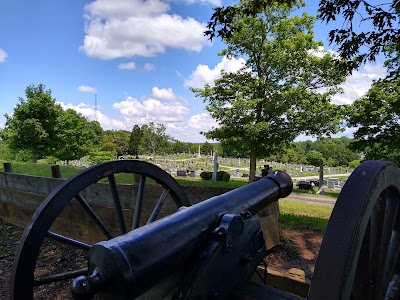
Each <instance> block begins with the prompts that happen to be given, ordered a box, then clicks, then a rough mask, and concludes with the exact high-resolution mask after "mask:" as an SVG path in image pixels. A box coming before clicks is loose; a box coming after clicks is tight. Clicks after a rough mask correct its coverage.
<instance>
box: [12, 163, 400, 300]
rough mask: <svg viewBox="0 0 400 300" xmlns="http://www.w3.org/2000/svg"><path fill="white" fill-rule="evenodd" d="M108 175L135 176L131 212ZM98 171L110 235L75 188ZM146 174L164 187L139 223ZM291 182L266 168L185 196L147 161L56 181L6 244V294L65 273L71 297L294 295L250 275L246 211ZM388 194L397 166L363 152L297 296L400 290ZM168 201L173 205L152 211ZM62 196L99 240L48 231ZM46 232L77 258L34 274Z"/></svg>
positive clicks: (29, 292)
mask: <svg viewBox="0 0 400 300" xmlns="http://www.w3.org/2000/svg"><path fill="white" fill-rule="evenodd" d="M119 173H131V174H135V175H136V178H139V180H138V184H137V191H136V198H135V200H134V201H133V200H132V202H134V212H133V215H132V216H131V219H130V220H128V219H127V217H126V214H125V211H124V208H123V206H122V205H121V199H120V195H119V191H118V188H117V185H116V180H115V178H116V176H117V174H119ZM101 180H106V181H107V182H108V185H109V190H110V191H111V195H112V199H113V201H112V203H113V206H114V211H115V213H114V216H115V218H116V220H117V222H116V223H117V224H118V232H117V231H115V230H110V229H109V227H108V225H107V224H106V222H105V221H104V220H103V219H102V218H101V217H100V216H99V214H98V212H96V210H95V209H93V207H92V206H91V204H90V203H89V201H87V199H86V196H85V195H86V192H85V191H86V190H87V189H88V188H89V187H90V186H91V185H92V184H95V183H96V182H98V181H101ZM146 180H147V181H149V180H152V181H154V182H156V183H158V184H160V185H161V186H162V188H163V191H162V193H161V195H160V197H159V199H158V200H157V201H155V203H154V209H153V210H152V211H151V212H150V213H148V214H147V216H148V217H147V220H143V214H142V207H143V203H144V201H147V199H146V197H145V194H144V190H145V186H146ZM291 190H292V180H291V178H290V177H289V176H288V175H287V174H286V173H284V172H281V171H275V172H274V173H273V174H270V175H268V176H267V177H264V178H262V179H260V180H258V181H256V182H253V183H251V184H248V185H246V186H244V187H241V188H238V189H236V190H233V191H230V192H228V193H226V194H223V195H221V196H216V197H213V198H211V199H208V200H206V201H203V202H201V203H198V204H195V205H190V203H189V201H188V199H187V197H186V196H185V193H184V192H183V190H182V188H181V187H180V186H179V185H178V183H177V182H176V181H175V180H174V179H173V178H172V177H171V176H170V175H169V174H167V173H166V172H164V171H163V170H161V169H160V168H158V167H156V166H154V165H151V164H148V163H145V162H141V161H115V162H109V163H104V164H100V165H97V166H93V167H91V168H88V169H86V170H84V171H82V172H80V173H78V174H76V175H74V176H72V177H71V178H70V179H69V180H67V181H65V182H63V183H62V184H60V185H59V186H58V187H57V188H56V189H55V190H54V191H53V192H52V193H51V194H50V195H49V196H48V197H47V198H46V199H45V200H44V201H43V202H42V204H41V205H40V207H39V208H38V209H37V211H36V212H35V213H34V215H33V217H32V219H31V221H30V223H29V224H28V226H27V227H26V229H25V231H24V233H23V236H22V238H21V241H20V244H19V246H18V249H17V253H16V257H15V260H14V264H13V269H12V282H11V297H12V299H15V300H30V299H33V298H34V290H35V288H36V286H41V285H47V284H52V283H54V282H58V281H62V280H69V281H72V285H71V293H72V296H73V298H74V299H93V297H98V298H99V299H113V300H117V299H136V298H140V299H179V300H180V299H303V298H301V297H299V296H296V295H293V294H290V293H287V292H284V291H280V290H277V289H274V288H272V287H269V286H267V285H263V284H258V283H254V282H251V281H249V279H250V277H251V276H252V274H253V273H254V272H255V271H256V269H257V266H258V265H259V264H260V262H262V260H263V258H264V256H265V254H266V249H265V243H264V239H263V234H262V231H261V228H260V224H259V222H258V220H257V219H256V218H255V217H253V216H254V215H256V214H257V213H258V212H259V211H260V210H262V209H263V208H264V207H265V206H266V205H268V204H270V203H272V202H274V201H277V200H278V199H279V198H282V197H286V196H288V195H289V194H290V192H291ZM399 191H400V173H399V169H398V168H397V166H395V165H394V164H392V163H390V162H376V161H367V162H364V163H363V164H361V165H360V166H359V167H358V168H357V169H356V170H355V171H354V172H353V173H352V175H351V176H350V177H349V179H348V180H347V183H346V184H345V186H344V187H343V189H342V192H341V193H340V196H339V198H338V200H337V202H336V205H335V207H334V210H333V212H332V215H331V218H330V220H329V222H328V227H327V229H326V232H325V235H324V239H323V242H322V245H321V249H320V253H319V255H318V259H317V262H316V265H315V271H314V275H313V278H312V282H311V285H310V289H309V293H308V296H307V299H312V300H314V299H315V300H320V299H399V298H400V287H399V285H400V259H399V251H400V235H399V229H400V213H399V200H400V194H399ZM169 199H170V200H169ZM168 201H171V202H172V203H174V205H175V206H176V209H177V211H176V212H175V213H173V214H170V215H168V216H165V217H162V218H159V219H157V218H158V217H159V215H160V214H161V211H162V208H163V207H165V206H168V205H169V204H167V202H168ZM72 202H76V203H78V204H79V205H80V206H81V207H82V208H83V210H84V212H85V213H86V214H87V215H88V216H89V218H90V219H91V220H92V223H93V226H94V227H96V228H98V229H99V230H100V232H101V233H102V235H103V238H102V239H101V240H100V241H97V242H93V241H90V242H87V240H85V239H79V238H71V237H67V236H66V235H61V234H58V233H55V232H54V231H53V230H52V228H54V227H55V224H56V223H57V218H59V216H60V215H62V214H63V211H65V210H67V209H68V206H69V205H70V204H71V203H72ZM128 227H129V229H128ZM47 238H50V239H54V240H56V241H58V242H61V243H63V244H68V245H71V246H73V247H74V248H77V249H82V251H84V252H85V253H86V257H87V266H86V267H84V268H79V269H75V270H69V271H65V272H61V273H56V274H52V275H45V276H43V275H41V274H38V272H37V271H36V268H37V261H38V258H39V257H40V254H41V253H40V252H41V247H42V244H43V242H44V240H45V239H47ZM89 240H90V239H89Z"/></svg>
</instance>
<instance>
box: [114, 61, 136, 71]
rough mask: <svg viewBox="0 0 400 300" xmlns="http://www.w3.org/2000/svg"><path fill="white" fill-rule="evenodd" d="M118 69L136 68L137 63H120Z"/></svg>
mask: <svg viewBox="0 0 400 300" xmlns="http://www.w3.org/2000/svg"><path fill="white" fill-rule="evenodd" d="M118 69H120V70H135V69H136V64H135V63H134V62H133V61H130V62H127V63H122V64H119V65H118Z"/></svg>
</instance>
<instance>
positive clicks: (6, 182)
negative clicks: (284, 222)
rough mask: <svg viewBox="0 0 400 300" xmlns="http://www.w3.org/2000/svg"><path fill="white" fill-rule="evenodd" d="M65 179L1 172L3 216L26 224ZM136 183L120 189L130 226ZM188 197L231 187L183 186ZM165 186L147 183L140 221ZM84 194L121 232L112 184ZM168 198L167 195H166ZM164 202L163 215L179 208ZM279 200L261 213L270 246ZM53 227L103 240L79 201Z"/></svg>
mask: <svg viewBox="0 0 400 300" xmlns="http://www.w3.org/2000/svg"><path fill="white" fill-rule="evenodd" d="M62 181H63V179H56V178H47V177H38V176H28V175H22V174H14V173H6V172H0V218H1V219H3V220H4V221H6V222H9V223H11V224H14V225H17V226H19V227H23V228H24V227H25V226H26V225H27V223H28V222H29V220H30V219H31V217H32V215H33V213H34V212H35V210H36V209H37V207H38V206H39V205H40V203H41V202H42V201H43V200H44V199H45V198H46V197H47V195H49V194H50V193H51V191H53V190H54V189H55V188H56V187H57V186H58V185H59V184H60V183H61V182H62ZM135 190H136V189H135V186H134V185H125V184H124V185H118V192H119V196H120V198H121V204H122V207H123V210H124V215H125V219H126V223H127V227H128V228H130V227H131V223H132V215H133V211H134V207H135V203H134V202H135ZM183 190H184V191H185V193H186V195H187V197H188V198H189V201H190V202H191V203H192V204H195V203H198V202H201V201H203V200H206V199H209V198H211V197H214V196H217V195H220V194H223V193H226V192H228V191H229V190H231V189H228V188H208V187H207V188H204V187H193V186H191V187H183ZM162 191H163V188H162V187H161V186H158V185H150V184H147V185H146V188H145V201H144V204H143V208H142V219H143V220H144V221H143V223H142V224H141V225H144V222H145V220H147V219H148V217H149V216H150V214H151V212H152V210H153V208H154V206H155V203H156V202H157V200H158V199H159V197H160V195H161V193H162ZM81 195H82V196H83V197H84V198H85V199H86V200H87V202H88V203H89V204H91V206H92V208H93V209H94V210H95V211H96V213H97V214H98V215H99V217H100V218H101V219H102V220H103V221H104V222H106V223H107V224H111V225H110V226H111V227H109V229H110V231H111V232H112V233H113V234H115V235H118V232H119V229H118V227H117V222H116V216H115V213H114V209H113V208H111V207H113V206H114V205H113V202H112V195H111V191H110V188H109V185H108V184H106V183H97V184H94V185H92V186H90V187H89V188H88V189H86V190H84V191H83V192H82V193H81ZM167 201H168V199H167ZM166 203H168V204H167V205H164V206H163V209H162V211H161V212H160V216H165V215H169V214H171V213H173V212H175V211H176V207H175V205H174V204H173V201H168V202H166ZM278 216H279V209H278V204H277V203H273V204H271V205H270V206H268V207H267V208H265V209H264V210H263V211H262V212H261V213H260V214H259V218H260V222H261V225H262V227H263V231H264V237H265V239H266V244H267V248H268V249H269V248H271V247H273V246H275V245H276V244H278V243H279V231H278ZM51 231H54V232H58V233H61V234H64V235H67V236H69V237H72V238H76V239H79V240H82V241H85V242H87V243H95V242H98V241H101V240H104V236H102V234H101V233H100V232H99V230H97V229H96V226H95V225H94V222H93V221H92V220H91V219H90V217H89V216H88V215H87V214H86V213H85V212H84V211H83V209H82V208H81V207H80V205H79V204H78V203H76V201H71V203H70V204H69V205H68V207H66V209H64V211H63V212H62V213H61V215H60V216H59V217H58V218H57V221H56V222H55V223H54V224H53V226H52V228H51Z"/></svg>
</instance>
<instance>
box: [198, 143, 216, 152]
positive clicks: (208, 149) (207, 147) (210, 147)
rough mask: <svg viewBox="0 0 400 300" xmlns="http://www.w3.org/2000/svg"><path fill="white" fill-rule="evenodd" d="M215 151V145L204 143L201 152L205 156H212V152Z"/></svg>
mask: <svg viewBox="0 0 400 300" xmlns="http://www.w3.org/2000/svg"><path fill="white" fill-rule="evenodd" d="M213 150H214V147H213V145H211V144H210V143H209V142H207V141H206V142H204V144H203V145H202V146H200V151H201V153H203V154H206V155H208V154H210V153H211V152H212V151H213Z"/></svg>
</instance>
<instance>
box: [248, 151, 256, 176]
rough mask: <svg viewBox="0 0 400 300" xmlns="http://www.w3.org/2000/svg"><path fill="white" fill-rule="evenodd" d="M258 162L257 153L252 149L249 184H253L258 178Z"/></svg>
mask: <svg viewBox="0 0 400 300" xmlns="http://www.w3.org/2000/svg"><path fill="white" fill-rule="evenodd" d="M256 162H257V153H256V150H255V149H251V151H250V173H249V183H250V182H253V181H254V179H255V178H256Z"/></svg>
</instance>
